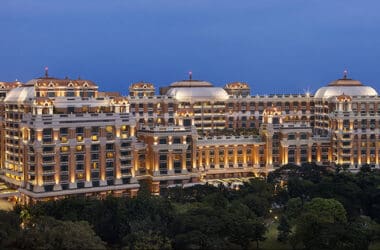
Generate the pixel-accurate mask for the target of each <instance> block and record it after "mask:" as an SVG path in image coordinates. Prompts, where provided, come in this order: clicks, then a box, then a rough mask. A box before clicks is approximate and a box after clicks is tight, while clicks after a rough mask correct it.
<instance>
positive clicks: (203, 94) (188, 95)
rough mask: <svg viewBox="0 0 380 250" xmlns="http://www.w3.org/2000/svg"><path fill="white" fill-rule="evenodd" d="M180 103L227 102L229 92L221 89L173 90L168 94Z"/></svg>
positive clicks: (192, 88)
mask: <svg viewBox="0 0 380 250" xmlns="http://www.w3.org/2000/svg"><path fill="white" fill-rule="evenodd" d="M166 95H167V96H170V97H173V98H174V99H176V100H179V101H185V102H190V101H225V100H227V99H228V94H227V92H226V91H225V90H224V89H222V88H220V87H191V88H171V89H169V90H168V92H167V93H166Z"/></svg>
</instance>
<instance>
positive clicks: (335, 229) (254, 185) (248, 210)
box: [0, 164, 380, 249]
mask: <svg viewBox="0 0 380 250" xmlns="http://www.w3.org/2000/svg"><path fill="white" fill-rule="evenodd" d="M379 208H380V173H379V172H376V171H373V170H371V169H369V168H363V169H362V170H361V171H360V173H358V174H356V175H353V174H351V173H347V172H344V171H342V172H339V171H335V172H331V171H329V170H327V169H325V168H322V167H319V166H316V165H314V164H308V165H303V166H302V167H295V166H290V165H288V166H284V167H283V168H281V169H278V170H276V171H274V172H272V173H271V174H270V175H269V176H268V178H267V179H266V180H264V179H252V180H251V181H250V182H248V183H245V184H244V185H243V186H241V187H240V188H239V189H232V188H229V187H224V186H220V187H213V186H210V185H203V186H195V187H191V188H186V189H182V188H172V189H169V190H168V192H167V193H166V194H165V195H164V196H151V195H150V194H149V192H147V189H146V188H144V187H143V188H142V189H141V191H140V192H139V193H138V195H137V197H135V198H127V199H126V198H115V197H107V198H106V199H104V200H97V199H88V198H87V199H85V198H70V199H63V200H57V201H49V202H41V203H37V204H34V205H31V206H16V207H15V209H14V211H11V212H1V213H0V248H2V249H79V248H82V249H258V248H260V247H261V246H262V242H263V241H265V240H266V233H267V230H268V228H271V227H273V225H276V227H278V241H280V242H281V244H283V245H284V246H289V247H290V248H294V249H368V247H369V245H370V244H371V243H372V242H375V241H377V240H379V239H378V238H377V237H378V235H379V234H380V230H379V224H378V223H379V222H380V211H379V210H380V209H379ZM276 218H277V220H276Z"/></svg>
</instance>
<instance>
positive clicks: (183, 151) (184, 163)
mask: <svg viewBox="0 0 380 250" xmlns="http://www.w3.org/2000/svg"><path fill="white" fill-rule="evenodd" d="M181 173H182V174H187V169H186V150H182V172H181Z"/></svg>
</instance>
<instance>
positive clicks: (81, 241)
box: [16, 217, 105, 249]
mask: <svg viewBox="0 0 380 250" xmlns="http://www.w3.org/2000/svg"><path fill="white" fill-rule="evenodd" d="M30 223H31V224H30V225H29V226H28V227H26V229H25V230H24V231H23V232H22V233H21V235H20V236H19V238H18V239H17V242H16V248H19V249H105V243H104V242H103V241H102V240H101V239H100V238H99V237H98V236H97V235H96V234H95V232H94V231H93V230H92V228H91V227H90V225H89V224H88V222H86V221H78V222H72V221H59V220H55V219H54V218H51V217H40V218H35V219H34V220H32V221H31V222H30Z"/></svg>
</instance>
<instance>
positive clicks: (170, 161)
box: [168, 150, 174, 174]
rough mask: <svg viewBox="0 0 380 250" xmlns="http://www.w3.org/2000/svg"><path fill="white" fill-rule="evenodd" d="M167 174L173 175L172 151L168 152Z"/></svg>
mask: <svg viewBox="0 0 380 250" xmlns="http://www.w3.org/2000/svg"><path fill="white" fill-rule="evenodd" d="M168 174H174V169H173V150H169V152H168Z"/></svg>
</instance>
